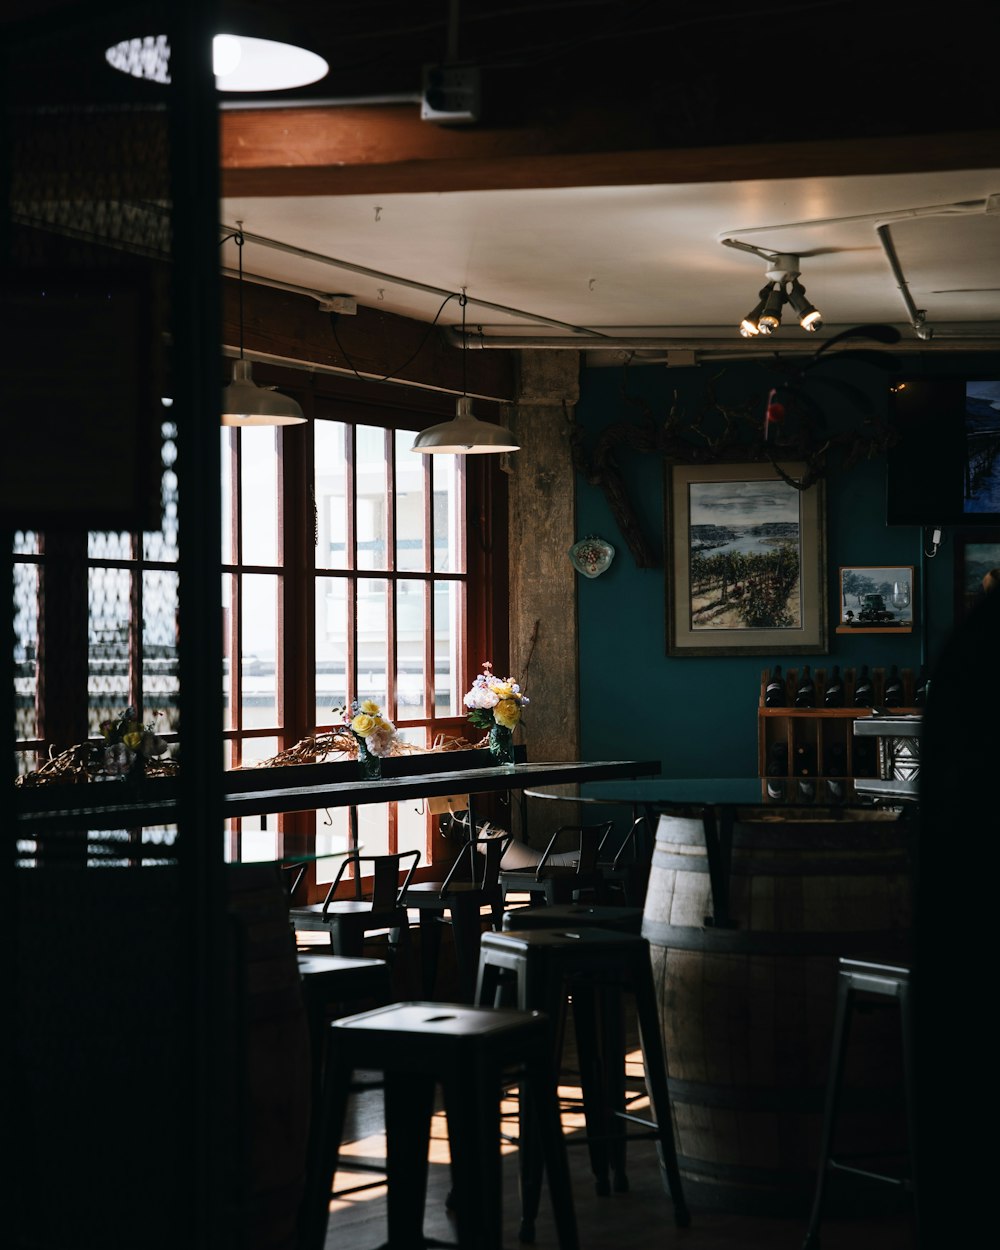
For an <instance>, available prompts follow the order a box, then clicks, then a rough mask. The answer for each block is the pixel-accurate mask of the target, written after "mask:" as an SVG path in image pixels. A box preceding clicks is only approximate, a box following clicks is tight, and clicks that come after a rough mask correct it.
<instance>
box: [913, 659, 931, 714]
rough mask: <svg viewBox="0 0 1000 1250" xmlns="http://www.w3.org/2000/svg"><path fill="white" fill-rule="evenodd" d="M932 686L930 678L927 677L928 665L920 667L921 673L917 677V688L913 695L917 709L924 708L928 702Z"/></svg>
mask: <svg viewBox="0 0 1000 1250" xmlns="http://www.w3.org/2000/svg"><path fill="white" fill-rule="evenodd" d="M929 686H930V678H929V677H928V676H927V665H926V664H921V665H920V673H919V674H918V676H917V687H916V690H915V691H914V694H913V702H914V704H915V705H916V706H917V707H923V706H924V704H925V703H926V702H927V690H928V687H929Z"/></svg>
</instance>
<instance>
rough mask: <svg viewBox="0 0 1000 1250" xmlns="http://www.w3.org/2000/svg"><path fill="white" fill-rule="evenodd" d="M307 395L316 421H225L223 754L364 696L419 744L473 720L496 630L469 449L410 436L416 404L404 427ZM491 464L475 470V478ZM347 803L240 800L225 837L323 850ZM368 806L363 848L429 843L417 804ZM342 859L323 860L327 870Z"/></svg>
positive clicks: (279, 738) (270, 750) (327, 722)
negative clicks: (264, 810) (262, 813)
mask: <svg viewBox="0 0 1000 1250" xmlns="http://www.w3.org/2000/svg"><path fill="white" fill-rule="evenodd" d="M297 398H299V399H300V402H302V404H303V407H304V409H305V410H306V412H307V413H308V414H309V416H310V417H311V419H310V420H309V422H308V424H307V425H305V426H292V427H284V428H281V429H277V430H275V429H269V428H258V429H224V430H223V431H222V440H223V447H222V451H223V454H222V483H221V489H222V500H223V509H222V513H223V537H222V553H223V576H222V609H223V610H222V617H223V631H224V639H225V645H224V654H225V673H224V681H225V713H224V715H225V728H224V736H225V748H226V760H225V763H226V766H227V767H240V766H247V765H254V764H256V763H260V762H266V761H269V760H271V759H272V757H275V756H277V755H279V753H280V752H282V751H286V752H287V750H288V749H289V748H291V747H293V746H294V745H295V744H296V743H298V742H299V741H301V740H302V739H303V738H305V737H307V736H308V735H312V734H314V733H317V732H319V733H322V732H324V731H327V730H330V729H332V728H334V727H335V726H336V725H337V724H339V723H341V721H342V709H344V708H345V707H348V708H349V707H350V704H351V703H352V701H353V700H356V699H357V700H361V699H374V700H375V701H376V702H378V703H379V705H380V706H381V707H382V708H383V710H384V711H385V713H386V715H387V716H388V717H389V718H390V719H391V720H392V721H393V723H394V724H395V725H396V727H397V730H398V732H399V737H400V738H401V739H402V740H403V741H404V742H405V743H408V744H411V745H412V746H415V747H419V748H422V749H427V748H433V747H435V746H439V745H441V744H442V742H443V741H445V740H447V739H449V738H451V739H454V738H457V737H463V736H464V735H465V733H466V731H467V728H468V726H467V723H466V721H465V715H464V712H465V709H464V707H463V703H462V696H463V694H464V690H465V686H466V682H467V681H468V678H469V670H470V663H469V660H470V655H469V647H470V645H472V646H474V647H475V648H477V650H476V654H475V656H473V657H472V658H473V659H474V661H475V664H473V665H472V667H476V666H478V664H479V662H480V661H481V659H482V656H480V655H479V650H480V649H482V645H484V644H485V629H484V625H483V621H482V615H483V614H482V609H481V606H479V605H480V604H481V594H480V590H481V586H480V585H479V583H481V581H482V576H483V569H484V558H485V556H484V545H483V542H482V537H483V535H482V533H481V531H480V530H477V541H476V543H475V545H474V548H475V550H474V558H473V560H472V561H471V562H470V550H472V545H470V541H469V538H470V534H469V530H468V526H467V516H468V511H469V498H468V495H469V490H470V483H469V481H468V480H467V472H468V471H469V470H468V461H467V458H465V457H461V456H422V455H417V454H415V453H413V452H412V451H411V450H410V449H411V447H412V444H413V439H414V434H415V430H416V429H417V428H419V425H420V424H421V420H420V417H419V415H418V416H417V417H416V418H414V416H413V414H412V411H411V412H410V413H409V414H408V415H409V419H408V421H407V423H406V426H405V427H404V426H403V425H402V423H401V422H402V420H404V419H405V417H406V414H405V413H402V414H401V412H400V411H399V410H398V409H395V408H393V407H391V406H387V407H382V406H380V405H379V404H372V405H359V404H357V403H348V404H343V403H339V402H338V401H337V400H336V398H335V397H334V396H333V395H331V394H329V393H325V394H324V393H322V392H321V393H318V394H317V393H316V391H315V390H313V391H306V392H297ZM433 419H434V420H440V419H441V416H440V415H437V414H435V416H434V418H433ZM423 423H429V422H428V421H427V420H426V419H425V421H424V422H423ZM493 471H494V470H492V469H490V468H487V467H486V466H476V467H475V469H473V470H472V472H473V473H475V474H476V489H477V493H481V491H482V480H484V479H485V477H488V476H489V474H490V473H491V472H493ZM485 506H486V505H484V504H482V503H481V504H480V511H482V510H483V508H484V507H485ZM470 583H474V584H475V585H474V589H473V591H472V592H470ZM348 816H349V814H348V812H347V811H346V810H344V809H339V810H338V809H331V810H330V811H320V812H318V813H295V814H293V815H287V816H284V817H279V818H277V819H275V818H273V817H272V818H269V819H268V820H261V819H257V818H244V819H243V820H242V821H239V822H232V827H231V828H230V830H229V853H230V854H231V855H233V856H234V857H235V856H239V857H241V858H244V859H246V858H255V857H260V858H265V857H270V856H272V855H275V854H280V853H281V852H282V851H284V850H287V849H288V847H289V845H294V846H296V847H298V848H307V847H308V848H311V847H312V846H313V845H315V848H316V850H317V851H318V852H319V853H320V854H323V853H324V851H326V850H329V849H332V848H333V847H335V846H337V845H341V844H342V843H343V839H344V838H345V836H346V835H347V834H348V832H349V830H348ZM357 819H358V822H359V829H358V836H359V838H360V840H361V842H362V843H363V844H364V848H365V852H366V853H377V852H380V851H387V850H389V851H394V850H408V849H411V848H414V847H416V848H419V849H420V850H421V852H422V854H423V862H424V863H427V862H429V861H430V860H431V859H432V857H433V850H434V824H433V822H432V820H431V818H430V817H429V815H428V814H427V813H426V812H425V810H424V807H423V804H420V803H416V804H413V803H411V804H387V805H384V806H376V805H363V806H361V807H359V809H358V810H357ZM335 868H336V861H329V862H328V864H327V867H326V868H325V869H324V865H323V864H322V863H321V864H320V866H319V868H318V870H317V880H318V882H320V883H322V881H323V880H324V879H326V878H329V877H331V876H332V875H333V873H334V871H335Z"/></svg>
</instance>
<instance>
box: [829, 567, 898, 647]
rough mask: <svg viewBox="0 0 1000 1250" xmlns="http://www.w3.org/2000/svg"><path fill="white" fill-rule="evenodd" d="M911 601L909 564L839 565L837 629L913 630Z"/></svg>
mask: <svg viewBox="0 0 1000 1250" xmlns="http://www.w3.org/2000/svg"><path fill="white" fill-rule="evenodd" d="M913 601H914V596H913V565H912V564H901V565H883V564H850V565H842V566H841V569H840V618H839V623H838V625H837V633H838V634H909V633H912V632H913Z"/></svg>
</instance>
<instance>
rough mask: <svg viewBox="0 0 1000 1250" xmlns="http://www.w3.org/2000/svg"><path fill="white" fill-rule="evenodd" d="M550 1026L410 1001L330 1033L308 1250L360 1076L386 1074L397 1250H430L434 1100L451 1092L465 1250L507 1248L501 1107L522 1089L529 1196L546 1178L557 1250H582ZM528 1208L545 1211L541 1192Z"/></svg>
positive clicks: (307, 1206)
mask: <svg viewBox="0 0 1000 1250" xmlns="http://www.w3.org/2000/svg"><path fill="white" fill-rule="evenodd" d="M549 1038H550V1032H549V1023H548V1021H547V1020H546V1019H545V1018H544V1017H543V1016H542V1015H541V1014H540V1013H539V1012H535V1011H530V1012H526V1011H518V1010H498V1009H494V1008H481V1007H475V1006H469V1005H468V1004H464V1003H441V1002H403V1003H395V1004H392V1005H389V1006H386V1007H381V1008H378V1009H376V1010H374V1011H368V1012H362V1013H360V1014H358V1015H354V1016H347V1017H343V1018H342V1019H339V1020H335V1021H333V1023H332V1024H331V1025H330V1029H329V1034H328V1037H327V1054H328V1063H327V1068H326V1076H325V1080H324V1093H323V1100H322V1107H321V1110H320V1118H321V1130H320V1135H321V1143H322V1145H321V1151H320V1167H319V1169H318V1170H317V1172H316V1174H315V1175H314V1176H312V1177H311V1178H310V1182H309V1185H308V1188H307V1194H306V1199H305V1202H304V1203H303V1214H302V1225H301V1229H302V1236H301V1238H300V1244H301V1246H302V1250H322V1248H323V1245H324V1242H325V1238H326V1228H327V1221H328V1214H329V1186H330V1180H331V1178H332V1176H333V1174H334V1172H335V1171H336V1167H337V1159H338V1155H339V1150H340V1144H341V1139H342V1136H343V1131H344V1121H345V1114H346V1106H347V1096H348V1092H349V1086H350V1080H351V1075H352V1072H353V1070H354V1069H355V1068H358V1067H364V1068H366V1069H376V1070H380V1071H381V1072H382V1073H383V1076H384V1088H385V1117H386V1118H385V1124H386V1155H387V1157H386V1172H387V1177H388V1195H387V1208H388V1224H389V1240H388V1243H387V1247H389V1248H391V1250H414V1248H415V1247H419V1246H423V1245H427V1244H430V1243H428V1242H427V1241H426V1240H425V1238H424V1235H423V1215H424V1204H425V1200H426V1185H427V1168H428V1146H429V1139H430V1122H431V1117H432V1114H433V1108H434V1091H435V1087H436V1086H437V1085H440V1086H441V1088H442V1091H443V1094H444V1105H445V1113H446V1116H447V1120H448V1137H449V1142H450V1146H451V1166H452V1176H453V1182H454V1183H453V1189H452V1194H453V1200H452V1203H451V1206H452V1209H453V1211H454V1213H455V1217H456V1225H457V1231H458V1245H459V1247H461V1250H501V1236H502V1225H503V1209H502V1200H501V1164H500V1158H501V1155H500V1146H501V1133H500V1100H501V1097H502V1094H503V1091H504V1089H505V1088H506V1087H507V1086H509V1085H511V1084H517V1086H518V1093H519V1103H520V1108H521V1127H520V1147H521V1148H520V1169H521V1184H522V1194H523V1193H524V1191H525V1189H526V1188H527V1189H528V1190H529V1191H531V1190H532V1187H533V1186H539V1187H540V1175H541V1171H542V1167H543V1161H544V1171H545V1173H546V1175H547V1177H548V1184H549V1191H550V1194H551V1197H552V1202H553V1207H554V1212H555V1223H556V1230H557V1233H558V1239H559V1246H560V1248H561V1250H578V1239H577V1230H576V1216H575V1213H574V1210H573V1199H572V1191H571V1188H570V1179H569V1169H568V1166H567V1162H566V1151H565V1142H564V1140H563V1136H562V1130H561V1126H560V1123H559V1106H558V1099H557V1093H556V1082H555V1073H554V1072H553V1070H552V1056H551V1047H550V1041H549ZM528 1200H529V1201H533V1202H535V1203H536V1204H537V1201H538V1194H537V1193H534V1192H529V1194H528Z"/></svg>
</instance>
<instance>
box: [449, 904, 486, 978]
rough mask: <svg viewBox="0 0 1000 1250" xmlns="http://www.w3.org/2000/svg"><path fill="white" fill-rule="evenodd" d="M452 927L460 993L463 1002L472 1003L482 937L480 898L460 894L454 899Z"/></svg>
mask: <svg viewBox="0 0 1000 1250" xmlns="http://www.w3.org/2000/svg"><path fill="white" fill-rule="evenodd" d="M451 929H452V936H453V937H454V940H455V963H456V965H457V967H458V986H459V994H460V995H461V1001H462V1002H463V1003H471V1002H472V1001H473V999H474V996H475V993H476V969H477V967H478V965H479V938H480V921H479V900H478V899H477V898H476V897H475V896H474V895H471V894H467V895H458V896H457V897H456V898H454V899H452V901H451Z"/></svg>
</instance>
